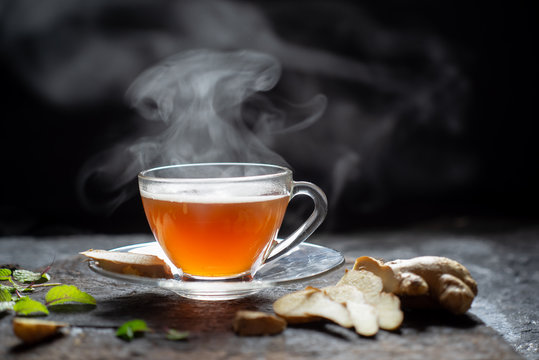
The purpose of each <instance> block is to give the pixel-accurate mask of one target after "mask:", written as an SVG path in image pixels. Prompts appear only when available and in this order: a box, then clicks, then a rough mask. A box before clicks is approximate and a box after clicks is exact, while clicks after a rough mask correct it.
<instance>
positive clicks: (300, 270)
mask: <svg viewBox="0 0 539 360" xmlns="http://www.w3.org/2000/svg"><path fill="white" fill-rule="evenodd" d="M110 251H117V252H132V253H138V254H151V255H156V256H158V257H160V258H161V259H163V260H165V261H166V262H167V263H168V264H169V265H171V269H172V273H173V274H174V278H173V279H159V278H158V279H155V278H147V277H141V276H135V275H125V274H120V273H115V272H111V271H107V270H103V269H102V268H100V267H99V266H98V265H97V264H96V262H95V261H93V260H90V261H89V263H88V265H89V267H90V269H91V270H93V271H94V272H96V273H98V274H100V275H104V276H107V277H110V278H113V279H116V280H123V281H127V282H131V283H137V284H146V285H150V286H157V287H160V288H163V289H169V290H172V291H174V292H175V293H177V294H179V295H181V296H183V297H186V298H190V299H197V300H230V299H236V298H240V297H243V296H247V295H250V294H254V293H256V292H258V291H260V290H262V289H267V288H272V287H275V286H279V285H285V284H291V283H297V282H302V281H306V280H309V279H313V278H317V277H320V276H322V275H325V274H327V273H328V272H330V271H332V270H336V269H338V268H339V267H341V266H342V265H343V264H344V257H343V256H342V254H341V253H339V252H338V251H336V250H333V249H329V248H327V247H324V246H321V245H315V244H310V243H302V244H300V245H299V246H297V247H295V248H294V249H292V250H291V251H290V252H289V253H288V254H286V255H284V256H282V257H281V258H278V259H276V260H274V261H272V262H270V263H269V264H265V265H263V266H262V267H261V268H260V269H259V270H258V272H257V273H256V274H255V276H254V278H253V280H251V281H182V280H181V271H179V270H178V269H177V268H176V267H174V265H172V264H170V262H169V261H168V259H167V258H166V256H165V255H164V253H163V251H162V250H161V248H160V247H159V245H158V244H157V242H155V241H154V242H149V243H142V244H135V245H129V246H123V247H119V248H115V249H111V250H110Z"/></svg>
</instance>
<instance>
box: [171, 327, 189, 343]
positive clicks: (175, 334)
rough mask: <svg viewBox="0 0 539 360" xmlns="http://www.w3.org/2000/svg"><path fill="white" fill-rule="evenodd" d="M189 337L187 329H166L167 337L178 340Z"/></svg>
mask: <svg viewBox="0 0 539 360" xmlns="http://www.w3.org/2000/svg"><path fill="white" fill-rule="evenodd" d="M188 337H189V331H178V330H176V329H169V330H168V331H167V339H168V340H173V341H178V340H186V339H187V338H188Z"/></svg>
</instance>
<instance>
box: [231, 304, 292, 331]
mask: <svg viewBox="0 0 539 360" xmlns="http://www.w3.org/2000/svg"><path fill="white" fill-rule="evenodd" d="M232 327H233V329H234V331H235V332H236V333H237V334H238V335H242V336H254V335H274V334H279V333H281V332H283V330H284V329H285V328H286V321H285V320H284V319H281V318H279V317H277V316H275V315H272V314H267V313H265V312H261V311H251V310H240V311H238V312H237V313H236V317H235V318H234V323H233V324H232Z"/></svg>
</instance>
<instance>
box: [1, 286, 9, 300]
mask: <svg viewBox="0 0 539 360" xmlns="http://www.w3.org/2000/svg"><path fill="white" fill-rule="evenodd" d="M3 301H11V292H9V290H8V289H4V288H0V302H3Z"/></svg>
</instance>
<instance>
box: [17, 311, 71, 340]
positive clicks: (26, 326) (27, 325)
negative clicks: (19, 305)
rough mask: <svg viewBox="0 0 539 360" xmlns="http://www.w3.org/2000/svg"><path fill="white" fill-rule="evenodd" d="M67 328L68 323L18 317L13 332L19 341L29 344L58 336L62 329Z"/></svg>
mask: <svg viewBox="0 0 539 360" xmlns="http://www.w3.org/2000/svg"><path fill="white" fill-rule="evenodd" d="M66 326H68V324H66V323H59V322H55V321H47V320H40V319H33V318H20V317H16V318H14V319H13V332H14V333H15V335H16V336H17V337H18V338H19V339H21V340H22V341H24V342H25V343H28V344H32V343H37V342H40V341H42V340H45V339H47V338H50V337H52V336H54V335H56V334H57V333H58V330H59V329H60V328H63V327H66Z"/></svg>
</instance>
